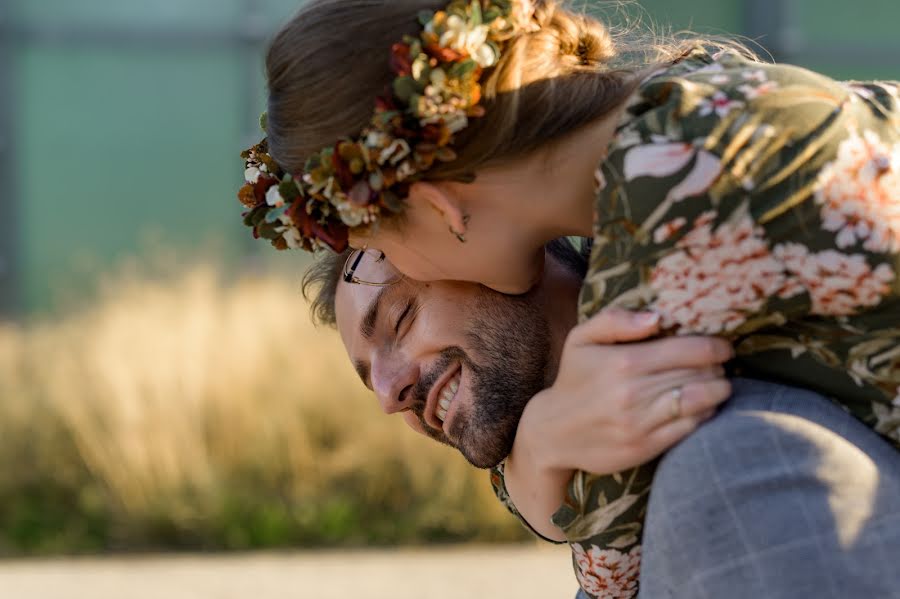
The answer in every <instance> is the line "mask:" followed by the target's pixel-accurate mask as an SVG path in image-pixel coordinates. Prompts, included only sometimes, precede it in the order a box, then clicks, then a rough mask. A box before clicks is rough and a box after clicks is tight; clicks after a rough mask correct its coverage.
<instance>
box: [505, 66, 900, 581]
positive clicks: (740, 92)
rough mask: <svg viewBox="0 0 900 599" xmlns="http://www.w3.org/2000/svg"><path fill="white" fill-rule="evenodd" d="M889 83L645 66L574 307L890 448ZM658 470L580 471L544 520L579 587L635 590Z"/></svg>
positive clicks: (893, 380)
mask: <svg viewBox="0 0 900 599" xmlns="http://www.w3.org/2000/svg"><path fill="white" fill-rule="evenodd" d="M898 90H900V84H898V83H896V82H853V83H840V82H836V81H833V80H831V79H828V78H826V77H823V76H821V75H818V74H816V73H813V72H810V71H807V70H804V69H800V68H796V67H792V66H787V65H771V64H761V63H757V62H753V61H750V60H748V59H745V58H743V57H741V56H739V55H737V54H735V53H732V52H723V53H719V54H717V55H715V56H710V55H709V54H708V53H707V52H706V51H704V50H700V49H697V50H695V51H693V52H692V53H690V54H688V55H687V56H686V57H685V58H684V59H682V60H681V61H679V62H678V63H676V64H675V65H673V66H670V67H668V68H666V69H664V70H661V71H659V72H657V73H655V74H653V75H651V76H650V77H649V78H648V79H647V80H645V81H644V82H643V83H642V85H641V86H640V88H639V89H638V91H637V92H636V93H635V94H634V96H633V97H632V99H631V100H630V101H629V104H628V108H627V111H626V114H625V116H624V117H623V120H622V122H621V123H620V125H619V128H618V130H617V134H616V137H615V139H614V141H613V144H612V146H611V147H610V151H609V155H608V157H607V158H606V159H605V160H604V162H603V164H602V165H601V166H600V168H599V169H598V171H597V186H598V195H597V202H596V210H595V223H594V247H593V250H592V254H591V260H590V269H589V271H588V275H587V277H586V279H585V282H584V286H583V288H582V291H581V298H580V317H581V319H582V320H583V319H586V318H588V317H590V316H591V315H593V314H595V313H596V312H598V311H599V310H601V309H602V308H604V307H606V306H610V305H617V306H622V307H626V308H629V309H635V310H637V309H649V310H654V311H656V312H658V313H659V314H660V315H661V319H662V323H663V326H664V328H665V330H666V332H667V334H673V335H687V334H707V335H720V336H724V337H727V338H729V339H731V340H733V342H734V344H735V347H736V350H737V354H738V357H737V358H736V359H735V360H734V369H733V372H734V374H743V375H745V376H752V377H756V378H764V379H770V380H776V381H781V382H785V383H787V384H791V385H795V386H800V387H806V388H809V389H813V390H816V391H819V392H820V393H823V394H825V395H827V396H829V397H832V398H833V399H834V400H835V401H838V402H840V403H841V404H842V405H844V406H845V407H846V408H847V409H848V410H849V411H850V412H851V413H852V414H853V415H854V416H856V417H857V418H859V419H860V420H862V421H863V422H864V423H866V424H867V425H869V426H871V427H872V428H873V429H875V430H876V431H877V432H879V433H881V434H882V435H883V436H885V437H886V438H887V439H888V440H889V441H891V442H893V443H894V444H895V445H897V446H898V447H900V281H898V273H900V97H898ZM655 467H656V462H653V463H650V464H646V465H644V466H640V467H638V468H634V469H632V470H629V471H626V472H621V473H617V474H613V475H603V476H600V475H593V474H589V473H585V472H578V473H577V474H576V475H575V477H574V478H573V480H572V482H571V483H570V486H569V488H568V494H567V499H566V501H565V503H564V505H563V506H562V507H560V508H559V510H558V511H557V512H556V514H554V516H553V518H552V520H553V522H554V523H555V524H556V525H557V526H559V527H560V528H561V529H562V530H563V531H564V532H565V534H566V537H567V539H568V541H569V543H570V545H571V547H572V552H573V561H574V565H575V573H576V575H577V578H578V581H579V583H580V585H581V587H582V589H584V591H585V592H586V593H587V594H588V595H590V596H591V597H597V598H627V597H634V596H636V595H637V592H638V576H639V571H640V556H641V534H642V527H643V521H644V516H645V512H646V507H647V500H648V496H649V491H650V487H651V483H652V478H653V473H654V470H655ZM492 474H493V475H492V482H493V483H494V486H495V489H496V491H497V493H498V497H500V499H501V500H502V501H505V503H506V504H507V506H508V507H509V508H510V509H511V510H512V511H513V512H514V513H515V508H514V506H513V505H512V503H511V502H510V501H509V498H508V496H507V495H506V493H505V488H504V485H503V472H502V467H501V468H498V469H495V471H494V472H493V473H492Z"/></svg>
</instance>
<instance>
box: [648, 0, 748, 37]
mask: <svg viewBox="0 0 900 599" xmlns="http://www.w3.org/2000/svg"><path fill="white" fill-rule="evenodd" d="M638 4H639V5H640V6H641V7H642V8H643V12H644V14H645V15H646V16H647V17H648V18H649V21H650V22H653V23H655V24H657V25H660V26H664V27H671V28H672V30H674V31H680V30H690V31H696V32H698V33H740V32H741V30H742V22H741V3H740V2H738V1H735V0H731V1H723V0H679V1H678V2H672V1H671V0H640V2H638Z"/></svg>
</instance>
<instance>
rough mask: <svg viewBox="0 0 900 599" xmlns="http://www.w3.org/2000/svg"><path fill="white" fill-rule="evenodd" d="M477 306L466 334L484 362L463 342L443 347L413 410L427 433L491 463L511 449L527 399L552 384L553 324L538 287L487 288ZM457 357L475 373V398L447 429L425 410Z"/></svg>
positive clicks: (478, 462) (479, 462)
mask: <svg viewBox="0 0 900 599" xmlns="http://www.w3.org/2000/svg"><path fill="white" fill-rule="evenodd" d="M472 307H473V308H474V310H473V314H474V316H473V317H472V319H471V320H470V322H469V323H468V330H467V331H466V337H467V338H468V341H469V346H470V347H471V350H472V354H473V355H475V356H477V357H478V359H479V360H480V362H475V360H473V358H472V356H470V355H469V354H468V353H466V351H464V350H463V349H462V348H460V347H449V348H447V349H445V350H443V351H442V352H441V355H440V357H439V359H438V360H437V363H436V364H434V366H433V367H432V368H431V370H430V371H429V372H427V373H425V375H424V376H422V377H421V378H420V379H419V381H418V382H417V384H416V385H415V387H414V388H413V390H412V398H413V400H414V402H413V403H414V406H415V407H414V408H413V410H414V412H415V414H416V415H417V416H418V418H419V420H420V421H421V423H422V425H423V428H424V430H425V431H426V434H428V436H430V437H431V438H432V439H435V440H437V441H440V442H442V443H447V444H448V445H452V446H453V447H456V448H457V449H458V450H459V451H460V453H462V454H463V456H464V457H465V458H466V459H467V460H468V461H469V462H470V463H471V464H472V465H474V466H476V467H478V468H490V467H492V466H495V465H496V464H498V463H499V462H500V461H501V460H503V459H504V458H505V457H506V456H507V455H509V452H510V450H512V446H513V440H514V439H515V436H516V429H517V427H518V425H519V419H520V418H521V417H522V412H523V410H524V409H525V405H526V404H527V403H528V401H529V400H530V399H531V398H532V397H533V396H534V395H535V394H537V393H538V392H539V391H541V390H542V389H544V388H545V387H546V386H547V384H548V373H549V370H550V369H549V362H550V328H549V325H548V324H547V320H546V318H545V317H544V314H543V313H542V312H541V310H540V308H539V306H538V305H537V303H536V302H535V296H534V293H533V292H532V293H529V294H526V295H523V296H508V295H503V294H500V293H496V292H493V291H489V290H486V289H485V290H482V292H481V294H480V295H479V297H478V298H477V300H476V301H475V302H474V305H473V306H472ZM454 362H459V363H461V364H462V366H463V368H464V369H467V370H468V371H469V373H470V374H471V377H470V379H471V380H470V392H471V394H472V403H471V405H460V406H458V407H457V412H456V416H455V417H454V419H453V423H452V425H451V428H450V431H449V435H444V433H443V432H442V431H436V430H434V429H433V428H432V427H430V426H429V425H428V424H427V423H426V422H425V420H424V416H423V413H422V412H423V409H424V406H425V398H427V397H428V393H429V391H431V389H432V387H434V385H435V383H436V382H437V380H438V379H439V378H440V377H441V376H442V375H443V374H444V373H445V372H446V371H447V369H448V368H449V367H450V365H451V364H453V363H454ZM448 436H449V439H448Z"/></svg>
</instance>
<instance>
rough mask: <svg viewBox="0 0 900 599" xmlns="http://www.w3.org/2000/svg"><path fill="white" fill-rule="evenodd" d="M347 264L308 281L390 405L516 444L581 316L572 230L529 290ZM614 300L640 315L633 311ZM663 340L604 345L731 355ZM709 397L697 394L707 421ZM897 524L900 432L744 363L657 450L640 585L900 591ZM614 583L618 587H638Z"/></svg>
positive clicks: (471, 442) (658, 591)
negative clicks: (888, 434)
mask: <svg viewBox="0 0 900 599" xmlns="http://www.w3.org/2000/svg"><path fill="white" fill-rule="evenodd" d="M341 265H342V260H341V258H339V257H338V258H326V259H325V261H324V262H321V263H320V264H318V265H317V266H316V267H315V268H314V270H313V271H311V274H310V275H309V276H308V278H307V282H308V283H309V284H311V285H320V291H319V295H318V296H317V298H316V301H315V302H314V310H315V311H316V313H317V315H318V317H319V318H320V320H324V321H325V322H330V323H332V324H336V325H337V328H338V330H339V331H340V333H341V337H342V339H343V341H344V344H345V347H346V348H347V351H348V354H349V356H350V358H351V360H352V361H353V362H354V365H355V366H356V369H357V372H358V373H359V375H360V377H361V379H362V380H363V382H364V383H365V384H366V385H367V386H369V387H370V388H371V389H372V390H373V391H374V392H375V395H376V397H377V398H378V400H379V402H380V403H381V406H382V409H383V410H384V411H385V412H386V413H388V414H400V415H401V417H403V418H404V420H405V421H406V422H407V424H409V425H410V426H411V427H413V428H414V429H415V430H417V431H418V432H420V433H422V434H425V435H428V436H430V437H431V438H433V439H436V440H438V441H441V442H444V443H449V444H451V445H453V446H454V447H456V448H457V449H458V450H459V451H460V452H461V453H462V454H463V455H464V456H465V457H466V459H468V460H469V461H470V462H471V463H473V464H474V465H476V466H479V467H490V466H493V465H495V464H496V463H498V462H500V461H501V460H503V459H504V458H505V457H506V456H507V455H508V454H509V452H510V450H511V448H512V447H513V442H514V440H515V435H516V430H517V426H518V425H519V422H520V418H521V416H522V414H523V412H524V411H525V409H526V406H527V405H528V402H529V400H530V399H531V398H532V397H533V396H534V395H536V394H537V393H538V392H539V391H541V389H543V388H544V387H548V386H550V385H551V384H552V383H553V382H554V380H555V379H556V373H557V367H558V363H559V359H560V353H561V350H562V348H563V344H564V341H565V338H566V335H567V333H568V332H569V330H570V329H571V328H572V327H573V326H574V325H575V310H574V306H575V301H576V295H577V292H578V288H579V286H580V281H581V278H580V275H581V269H582V268H583V262H581V261H579V259H578V255H577V253H575V252H572V251H571V248H568V249H567V246H566V245H565V243H562V244H555V245H554V246H553V247H550V248H548V260H547V269H546V272H545V274H544V278H543V280H542V281H541V283H540V284H539V285H538V287H537V288H536V289H535V290H533V291H532V292H530V293H529V294H526V295H524V296H519V297H510V296H504V295H499V294H496V293H494V292H491V291H489V290H487V289H485V288H482V287H479V286H475V285H470V284H461V283H450V282H447V283H444V282H439V283H429V284H425V283H418V282H415V281H410V280H408V279H404V280H402V281H398V282H395V283H393V284H390V285H387V286H383V287H371V286H366V285H354V284H351V283H350V282H348V281H345V280H343V278H342V276H341V275H342V273H341ZM363 267H364V268H369V269H383V271H384V272H382V273H381V275H382V280H383V281H385V282H393V280H394V278H395V277H394V275H393V273H392V272H391V270H390V266H389V265H387V264H384V263H380V262H378V261H377V260H372V259H369V261H368V263H366V264H364V265H363ZM346 274H347V276H346V277H345V278H346V279H349V280H350V281H352V280H353V276H354V275H353V274H352V273H346ZM367 275H368V276H366V277H364V278H363V280H366V281H372V280H374V279H373V277H372V276H371V275H372V273H371V272H370V273H367ZM375 278H377V277H375ZM604 318H607V322H608V323H609V325H610V327H612V328H615V327H620V328H623V329H624V328H627V319H628V318H629V316H628V315H627V314H621V313H620V314H615V313H611V314H610V315H607V316H605V317H604ZM623 323H626V324H623ZM664 343H665V344H664V345H663V342H661V341H656V342H646V343H645V344H643V345H630V346H618V347H616V346H613V347H610V348H606V351H607V352H611V353H607V354H605V355H608V356H610V357H611V358H612V357H613V356H615V355H617V354H615V353H612V352H626V351H627V352H632V353H633V352H635V351H640V352H642V356H643V357H644V358H646V361H647V362H654V363H656V364H657V365H659V364H661V363H664V360H662V358H660V356H662V355H663V354H666V355H668V356H670V358H667V359H669V361H670V362H671V367H672V368H677V367H678V366H677V364H679V363H680V362H679V360H682V361H683V360H684V356H686V355H689V354H691V355H694V356H697V359H696V360H694V363H695V364H700V363H702V362H704V361H706V362H707V363H708V364H709V365H714V364H715V363H717V361H718V359H717V358H716V357H715V354H716V350H715V345H714V343H715V342H711V341H710V340H705V341H704V340H698V339H688V338H677V339H667V340H664ZM672 348H676V349H678V350H679V351H674V352H673V349H672ZM661 360H662V361H661ZM601 366H602V365H601V364H598V368H599V367H601ZM638 374H640V373H639V372H637V371H634V372H631V373H629V374H628V375H627V376H632V375H633V376H637V375H638ZM626 382H627V381H621V384H622V385H624V384H625V383H626ZM613 387H614V386H613V385H608V386H603V387H602V388H601V389H598V392H600V391H602V392H603V393H604V394H609V393H615V392H616V390H615V389H614V388H613ZM701 412H702V411H701V410H695V411H694V414H695V417H696V418H697V422H699V420H700V419H701V418H699V415H700V414H701ZM897 524H900V460H898V458H897V456H896V455H895V453H894V450H893V449H892V448H890V447H889V446H888V445H887V444H886V443H885V442H883V441H882V440H881V439H880V438H879V437H878V436H877V435H875V434H874V433H872V432H871V431H870V430H869V429H867V428H866V427H864V426H863V425H861V424H860V423H858V422H857V421H855V420H854V419H852V418H851V417H850V416H848V415H846V414H845V413H844V412H842V411H841V410H840V409H839V408H837V407H835V406H834V405H832V404H831V403H830V402H828V401H826V400H825V399H823V398H822V397H820V396H818V395H815V394H813V393H810V392H806V391H801V390H797V389H791V388H787V387H781V386H778V385H774V384H770V383H762V382H755V381H747V380H741V381H736V382H735V394H734V396H733V397H732V399H731V400H730V401H729V402H728V403H727V404H726V407H725V408H724V409H723V410H722V411H721V413H720V414H719V415H718V416H717V417H716V418H714V419H713V420H711V421H710V422H708V423H707V424H706V425H704V426H702V427H700V428H699V429H698V430H697V431H696V432H695V433H694V434H693V435H691V436H689V437H688V438H687V439H686V440H685V441H683V442H682V443H680V444H679V445H678V446H677V447H675V448H674V449H673V450H672V451H670V452H669V453H668V454H667V455H666V457H665V458H664V459H663V460H662V463H661V464H660V466H659V469H658V471H657V474H656V477H655V479H654V486H653V493H652V495H651V499H650V506H649V510H648V516H647V525H646V529H645V534H644V555H643V566H642V571H641V586H640V588H641V596H642V597H684V598H687V597H725V596H727V597H760V596H762V597H785V598H787V597H807V596H809V597H820V596H824V597H845V596H879V597H883V596H897V593H898V592H897V590H896V589H898V588H900V569H897V568H895V567H894V564H893V563H892V560H891V559H890V558H891V556H893V555H896V552H897V551H898V550H900V526H897ZM576 565H578V560H577V559H576ZM604 572H606V573H607V574H608V570H604V571H595V572H586V571H585V570H584V569H581V570H580V571H579V570H578V569H576V573H578V574H579V582H580V583H581V585H582V587H583V588H587V589H589V590H591V589H594V588H600V587H602V588H604V589H609V588H610V587H609V586H608V584H609V583H610V581H608V580H602V578H603V576H605V575H606V574H604ZM592 585H593V586H592ZM598 585H599V586H598ZM604 585H607V586H604ZM616 592H620V594H619V595H616V594H615V593H613V592H612V591H609V594H607V595H605V596H611V597H612V596H631V595H629V594H628V593H629V589H627V588H623V589H619V590H618V591H616ZM591 593H592V594H595V595H598V596H599V595H600V594H601V593H600V592H599V591H596V590H591Z"/></svg>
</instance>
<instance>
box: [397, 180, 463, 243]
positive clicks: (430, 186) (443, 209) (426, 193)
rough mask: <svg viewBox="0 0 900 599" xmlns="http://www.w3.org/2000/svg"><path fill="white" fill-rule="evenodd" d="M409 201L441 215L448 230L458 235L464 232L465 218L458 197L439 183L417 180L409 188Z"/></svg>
mask: <svg viewBox="0 0 900 599" xmlns="http://www.w3.org/2000/svg"><path fill="white" fill-rule="evenodd" d="M409 201H410V202H413V203H415V204H416V205H417V206H421V207H423V208H430V209H433V210H435V211H437V212H438V214H440V215H441V218H442V219H443V221H444V223H445V224H446V225H447V227H449V228H450V230H451V231H452V232H453V233H455V234H459V235H464V234H465V233H466V221H467V220H468V219H467V218H466V215H465V213H464V212H463V209H462V205H461V204H460V201H459V198H457V197H456V196H455V195H454V194H453V193H451V192H450V190H448V189H447V188H446V187H444V186H442V185H441V184H440V183H432V182H429V181H417V182H415V183H413V184H412V186H410V188H409Z"/></svg>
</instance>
